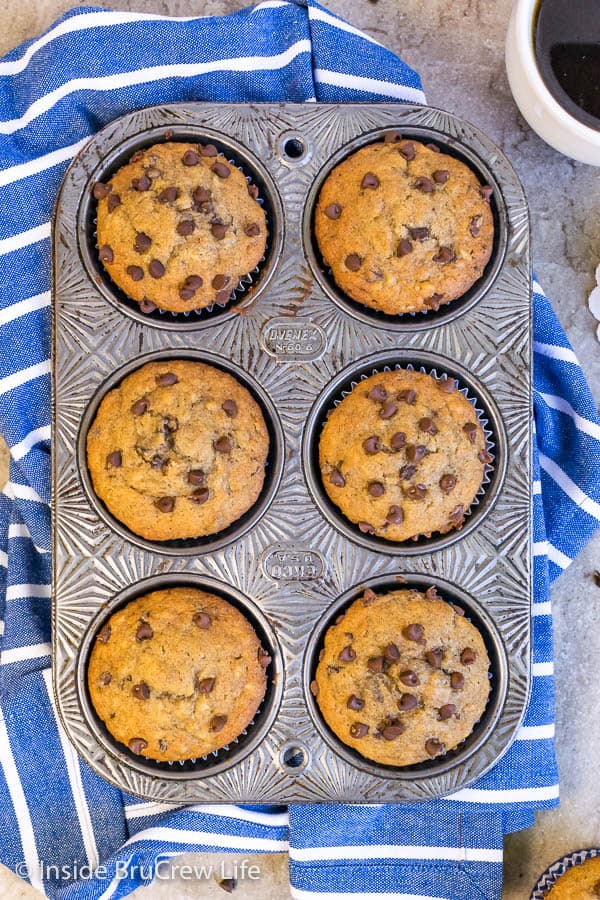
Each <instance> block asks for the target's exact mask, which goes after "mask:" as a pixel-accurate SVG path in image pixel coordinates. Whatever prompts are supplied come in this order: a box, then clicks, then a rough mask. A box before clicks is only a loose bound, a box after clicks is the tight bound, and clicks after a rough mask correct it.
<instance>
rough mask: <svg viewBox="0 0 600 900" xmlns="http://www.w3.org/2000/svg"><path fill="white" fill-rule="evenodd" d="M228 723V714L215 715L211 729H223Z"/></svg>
mask: <svg viewBox="0 0 600 900" xmlns="http://www.w3.org/2000/svg"><path fill="white" fill-rule="evenodd" d="M226 724H227V716H213V717H212V719H211V720H210V725H209V726H208V727H209V731H223V729H224V728H225V725H226Z"/></svg>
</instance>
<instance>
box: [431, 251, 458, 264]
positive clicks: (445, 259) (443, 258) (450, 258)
mask: <svg viewBox="0 0 600 900" xmlns="http://www.w3.org/2000/svg"><path fill="white" fill-rule="evenodd" d="M432 259H433V261H434V262H437V263H441V264H442V265H447V264H448V263H451V262H454V260H455V259H456V253H455V252H454V250H453V249H452V247H440V249H439V250H438V252H437V253H435V254H434V255H433V256H432Z"/></svg>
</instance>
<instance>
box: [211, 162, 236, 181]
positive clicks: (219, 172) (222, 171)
mask: <svg viewBox="0 0 600 900" xmlns="http://www.w3.org/2000/svg"><path fill="white" fill-rule="evenodd" d="M210 170H211V172H214V173H215V175H216V176H217V177H218V178H229V176H230V175H231V169H230V168H229V166H226V165H225V163H222V162H216V163H213V164H212V166H211V167H210Z"/></svg>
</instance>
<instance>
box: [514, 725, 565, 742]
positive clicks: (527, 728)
mask: <svg viewBox="0 0 600 900" xmlns="http://www.w3.org/2000/svg"><path fill="white" fill-rule="evenodd" d="M554 730H555V729H554V722H552V723H551V724H550V725H521V727H520V728H519V730H518V731H517V738H516V739H517V740H518V741H548V740H551V739H552V738H553V737H554Z"/></svg>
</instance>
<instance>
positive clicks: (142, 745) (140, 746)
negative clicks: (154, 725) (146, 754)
mask: <svg viewBox="0 0 600 900" xmlns="http://www.w3.org/2000/svg"><path fill="white" fill-rule="evenodd" d="M127 746H128V747H129V749H130V750H131V752H132V753H135V754H136V756H139V755H140V753H141V752H142V750H145V749H146V747H147V746H148V741H145V740H144V738H132V739H131V740H130V741H129V743H128V744H127Z"/></svg>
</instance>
